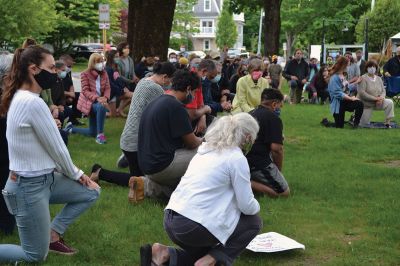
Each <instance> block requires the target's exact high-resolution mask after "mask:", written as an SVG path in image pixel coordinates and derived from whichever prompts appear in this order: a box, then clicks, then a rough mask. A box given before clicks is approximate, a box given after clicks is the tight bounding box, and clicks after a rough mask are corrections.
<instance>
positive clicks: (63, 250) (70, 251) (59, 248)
mask: <svg viewBox="0 0 400 266" xmlns="http://www.w3.org/2000/svg"><path fill="white" fill-rule="evenodd" d="M49 251H50V252H54V253H58V254H62V255H68V256H72V255H74V254H76V253H77V252H78V251H77V250H76V249H74V248H72V247H69V246H67V244H65V242H64V240H63V239H61V238H60V240H58V241H56V242H52V243H50V245H49Z"/></svg>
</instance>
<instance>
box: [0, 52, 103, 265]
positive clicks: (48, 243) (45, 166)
mask: <svg viewBox="0 0 400 266" xmlns="http://www.w3.org/2000/svg"><path fill="white" fill-rule="evenodd" d="M55 75H56V74H55V66H54V58H53V56H52V55H51V53H50V52H49V51H48V50H46V49H44V48H41V47H38V46H30V47H28V48H25V49H17V50H16V51H15V55H14V59H13V64H12V66H11V70H10V72H9V74H8V75H7V76H6V78H5V82H4V87H3V95H2V99H1V105H0V115H1V116H5V115H7V132H6V136H7V140H8V149H9V157H10V175H9V178H8V180H7V183H6V185H5V187H4V189H3V190H2V194H3V196H4V199H5V201H6V204H7V208H8V210H9V212H10V213H11V214H13V215H14V216H15V219H16V221H17V225H18V231H19V236H20V241H21V245H20V246H18V245H11V244H10V245H8V244H1V245H0V264H1V263H4V262H16V261H27V262H36V261H42V260H45V258H46V256H47V253H48V251H49V250H50V251H54V252H57V253H61V254H66V255H72V254H74V253H76V250H75V249H73V248H71V247H69V246H68V245H66V244H65V242H64V241H63V239H62V238H61V235H63V234H64V233H65V231H66V229H67V228H68V226H69V225H70V224H71V223H72V222H74V220H76V218H78V217H79V215H81V214H82V213H83V212H84V211H86V210H87V209H88V208H89V207H90V206H91V205H92V204H93V203H94V202H95V201H96V200H97V198H98V197H99V194H100V189H99V186H98V185H97V184H96V183H94V182H92V181H91V180H90V178H89V177H88V176H86V175H85V174H84V173H83V172H82V170H80V169H78V168H77V167H76V166H75V165H74V164H73V162H72V160H71V157H70V155H69V152H68V150H67V148H66V146H65V144H64V142H63V140H62V139H61V136H60V134H59V132H58V129H57V126H56V123H55V121H54V119H53V118H52V116H51V114H50V112H49V109H48V107H47V106H46V104H45V102H44V101H43V100H42V99H41V98H40V97H39V94H40V92H41V90H42V88H44V87H45V88H50V87H51V86H53V85H54V84H52V82H53V81H54V80H56V79H55ZM49 203H56V204H64V203H66V205H65V206H64V208H63V209H62V210H61V212H60V213H58V214H57V216H56V217H55V218H54V219H53V221H52V222H51V223H50V212H49Z"/></svg>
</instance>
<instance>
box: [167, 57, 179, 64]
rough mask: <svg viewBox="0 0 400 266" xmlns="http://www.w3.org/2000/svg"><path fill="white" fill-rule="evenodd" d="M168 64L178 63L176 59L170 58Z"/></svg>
mask: <svg viewBox="0 0 400 266" xmlns="http://www.w3.org/2000/svg"><path fill="white" fill-rule="evenodd" d="M169 62H170V63H176V62H178V60H177V59H176V58H170V59H169Z"/></svg>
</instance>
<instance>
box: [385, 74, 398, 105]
mask: <svg viewBox="0 0 400 266" xmlns="http://www.w3.org/2000/svg"><path fill="white" fill-rule="evenodd" d="M384 83H385V86H386V96H388V97H390V98H392V99H393V101H394V102H395V104H396V105H400V96H399V95H398V94H400V77H385V79H384Z"/></svg>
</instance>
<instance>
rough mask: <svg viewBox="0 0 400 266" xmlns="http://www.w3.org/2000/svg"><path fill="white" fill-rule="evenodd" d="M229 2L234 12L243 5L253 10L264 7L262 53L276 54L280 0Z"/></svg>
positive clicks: (279, 22) (238, 0)
mask: <svg viewBox="0 0 400 266" xmlns="http://www.w3.org/2000/svg"><path fill="white" fill-rule="evenodd" d="M230 3H231V7H232V10H233V11H235V12H240V11H242V10H243V9H244V8H245V7H248V8H250V9H253V10H259V9H260V8H261V7H262V8H264V12H265V17H264V54H265V55H269V56H270V55H273V54H277V53H278V52H279V35H280V29H281V15H280V12H281V4H282V0H230Z"/></svg>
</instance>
